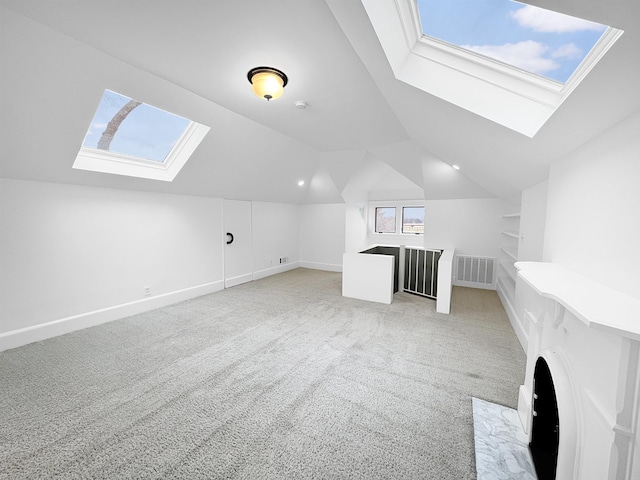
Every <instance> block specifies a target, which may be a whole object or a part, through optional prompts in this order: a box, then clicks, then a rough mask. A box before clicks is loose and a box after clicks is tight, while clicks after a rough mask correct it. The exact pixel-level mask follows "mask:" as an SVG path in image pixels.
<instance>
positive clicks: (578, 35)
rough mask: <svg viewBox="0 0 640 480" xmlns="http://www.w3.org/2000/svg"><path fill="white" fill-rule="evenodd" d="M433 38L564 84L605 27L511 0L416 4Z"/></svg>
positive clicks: (429, 0)
mask: <svg viewBox="0 0 640 480" xmlns="http://www.w3.org/2000/svg"><path fill="white" fill-rule="evenodd" d="M417 1H418V11H419V14H420V23H421V26H422V32H423V33H424V34H425V35H428V36H430V37H432V38H436V39H439V40H442V41H444V42H447V43H450V44H452V45H455V46H458V47H460V48H464V49H466V50H470V51H472V52H476V53H479V54H481V55H485V56H487V57H490V58H493V59H495V60H499V61H501V62H504V63H506V64H508V65H511V66H513V67H517V68H521V69H523V70H526V71H527V72H530V73H533V74H536V75H541V76H543V77H546V78H549V79H551V80H555V81H557V82H559V83H562V84H564V83H566V82H567V81H568V80H569V78H570V77H571V75H572V74H573V72H574V71H575V70H576V69H577V68H578V66H579V65H580V63H582V61H583V60H584V59H585V58H586V56H587V54H588V53H589V52H590V51H591V49H592V48H593V47H594V46H595V45H596V44H597V43H598V41H599V40H600V38H601V37H602V34H603V33H604V32H605V31H606V30H607V26H606V25H601V24H599V23H595V22H591V21H588V20H582V19H580V18H576V17H571V16H569V15H564V14H562V13H557V12H553V11H551V10H545V9H543V8H539V7H534V6H533V5H525V4H523V3H520V2H515V1H512V0H447V1H443V0H417Z"/></svg>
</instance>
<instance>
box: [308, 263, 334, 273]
mask: <svg viewBox="0 0 640 480" xmlns="http://www.w3.org/2000/svg"><path fill="white" fill-rule="evenodd" d="M299 266H300V267H302V268H310V269H312V270H325V271H327V272H342V265H336V264H333V263H318V262H300V265H299Z"/></svg>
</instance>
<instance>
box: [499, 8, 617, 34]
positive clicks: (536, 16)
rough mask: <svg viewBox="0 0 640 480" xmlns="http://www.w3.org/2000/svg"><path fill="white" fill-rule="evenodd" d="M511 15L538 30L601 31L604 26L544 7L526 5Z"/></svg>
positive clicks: (526, 25) (528, 26) (555, 31)
mask: <svg viewBox="0 0 640 480" xmlns="http://www.w3.org/2000/svg"><path fill="white" fill-rule="evenodd" d="M511 17H512V18H513V19H514V20H515V21H516V22H518V24H519V25H520V26H521V27H526V28H531V29H533V30H534V31H536V32H545V33H567V32H581V31H585V30H595V31H601V30H603V29H604V27H603V26H602V25H600V24H598V23H594V22H590V21H588V20H582V19H581V18H576V17H571V16H569V15H565V14H563V13H558V12H552V11H551V10H545V9H542V8H538V7H534V6H532V5H526V6H525V7H523V8H521V9H519V10H516V11H515V12H513V13H511Z"/></svg>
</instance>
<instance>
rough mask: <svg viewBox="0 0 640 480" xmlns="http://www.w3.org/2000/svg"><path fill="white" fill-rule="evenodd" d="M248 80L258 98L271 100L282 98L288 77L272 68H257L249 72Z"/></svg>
mask: <svg viewBox="0 0 640 480" xmlns="http://www.w3.org/2000/svg"><path fill="white" fill-rule="evenodd" d="M247 78H248V79H249V82H250V83H251V85H252V90H253V93H255V94H256V96H257V97H260V98H266V99H267V101H268V100H271V99H276V98H280V97H281V96H282V94H283V92H284V87H285V85H286V84H287V81H288V79H287V76H286V75H285V74H284V73H283V72H281V71H280V70H277V69H275V68H271V67H256V68H253V69H251V70H249V73H248V74H247Z"/></svg>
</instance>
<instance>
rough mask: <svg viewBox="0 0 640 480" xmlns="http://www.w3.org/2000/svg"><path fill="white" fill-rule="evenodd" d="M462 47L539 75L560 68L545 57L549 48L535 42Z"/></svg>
mask: <svg viewBox="0 0 640 480" xmlns="http://www.w3.org/2000/svg"><path fill="white" fill-rule="evenodd" d="M461 47H462V48H466V49H467V50H471V51H473V52H476V53H480V54H482V55H485V56H487V57H491V58H494V59H496V60H500V61H502V62H504V63H507V64H509V65H513V66H514V67H519V68H522V69H523V70H526V71H528V72H531V73H536V74H538V75H542V74H544V73H546V72H550V71H552V70H555V69H557V68H558V67H559V66H560V64H558V63H557V62H555V61H554V60H552V59H550V58H545V57H544V54H545V53H546V52H548V51H549V47H547V46H546V45H544V44H542V43H539V42H534V41H533V40H526V41H524V42H518V43H505V44H504V45H461Z"/></svg>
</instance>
